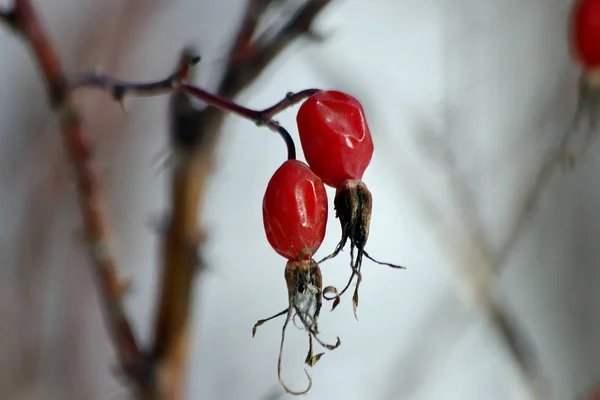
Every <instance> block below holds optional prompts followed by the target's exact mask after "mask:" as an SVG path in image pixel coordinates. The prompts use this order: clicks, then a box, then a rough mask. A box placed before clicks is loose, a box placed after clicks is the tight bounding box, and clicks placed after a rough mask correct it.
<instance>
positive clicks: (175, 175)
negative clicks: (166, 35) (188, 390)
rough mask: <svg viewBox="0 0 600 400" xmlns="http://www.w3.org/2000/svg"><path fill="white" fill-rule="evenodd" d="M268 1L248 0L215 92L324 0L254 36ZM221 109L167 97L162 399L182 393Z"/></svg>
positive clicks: (256, 64) (228, 91)
mask: <svg viewBox="0 0 600 400" xmlns="http://www.w3.org/2000/svg"><path fill="white" fill-rule="evenodd" d="M274 3H276V2H275V1H273V0H251V1H249V2H248V6H247V9H246V12H245V15H244V19H243V20H242V22H241V25H240V28H239V30H238V32H237V35H236V39H235V42H234V44H233V46H232V49H231V51H230V53H229V58H228V61H227V66H226V69H225V73H224V75H223V77H222V79H221V82H220V84H219V85H218V86H217V87H218V90H217V94H218V95H220V96H224V97H227V98H234V97H235V96H236V95H238V94H239V93H240V92H241V91H243V90H244V89H246V88H247V87H248V86H249V85H250V84H251V83H252V82H253V81H254V79H256V78H257V77H258V75H259V74H260V73H261V72H262V71H263V70H264V68H265V67H266V66H267V65H268V64H269V63H270V62H271V61H272V60H273V59H274V58H275V57H276V56H277V55H279V54H280V53H281V52H282V51H283V50H284V49H285V47H286V46H287V45H288V44H289V43H291V42H292V41H293V40H295V39H297V38H298V37H300V36H301V35H304V34H306V33H308V32H310V27H311V24H312V21H313V20H314V19H315V18H316V16H317V15H318V14H319V12H320V11H321V10H322V9H323V8H324V7H325V6H326V5H327V4H329V3H330V1H328V0H316V1H315V0H311V1H307V2H305V3H304V5H303V6H302V7H300V8H299V9H298V10H297V11H296V13H295V14H294V15H293V16H292V18H291V19H290V20H289V21H287V22H286V23H284V24H283V25H282V27H281V28H280V30H279V31H278V32H277V33H276V34H274V35H270V36H269V37H265V36H259V37H258V38H256V39H254V35H255V31H256V30H257V28H258V26H259V23H260V22H261V16H263V15H264V14H265V12H266V11H267V9H268V7H269V6H270V5H271V4H274ZM225 116H226V114H225V113H224V112H223V111H221V110H219V109H217V108H215V107H206V108H204V109H196V108H195V106H194V105H192V102H191V99H190V98H189V96H188V95H186V94H183V93H178V94H175V95H173V97H172V101H171V120H172V125H171V139H172V146H173V152H174V154H173V155H174V160H173V168H172V178H171V179H172V180H171V185H172V186H171V200H170V201H171V204H172V210H171V215H170V221H169V222H168V223H167V233H166V235H165V239H164V243H163V272H162V279H161V282H162V289H161V294H160V298H159V303H158V308H157V313H158V314H157V319H156V325H155V331H154V334H155V337H154V344H153V348H152V357H153V359H154V360H155V361H156V363H157V364H156V365H157V367H158V377H159V381H160V382H161V384H160V386H161V387H162V388H164V389H165V392H164V395H165V396H166V398H169V399H175V398H181V395H182V389H183V381H184V373H183V372H184V371H185V364H186V362H187V354H189V350H188V337H189V330H190V328H189V327H190V321H189V318H190V311H191V305H192V301H193V294H194V293H193V287H194V279H193V277H194V275H195V272H196V271H197V269H198V265H199V263H201V260H202V254H201V250H200V251H199V250H198V245H200V244H201V243H202V240H203V239H204V237H205V233H204V232H202V231H201V230H199V228H198V226H197V224H198V220H199V218H200V216H201V215H202V200H203V196H204V193H205V191H206V185H207V183H208V178H209V176H210V173H211V171H212V168H213V163H214V149H215V145H216V143H217V140H218V137H219V133H220V131H221V126H222V123H223V120H224V117H225Z"/></svg>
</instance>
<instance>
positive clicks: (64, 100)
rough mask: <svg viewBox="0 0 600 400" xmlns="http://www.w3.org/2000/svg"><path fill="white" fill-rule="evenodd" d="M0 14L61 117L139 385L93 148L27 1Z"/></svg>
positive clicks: (115, 318) (101, 285) (101, 284)
mask: <svg viewBox="0 0 600 400" xmlns="http://www.w3.org/2000/svg"><path fill="white" fill-rule="evenodd" d="M2 17H3V18H2V19H3V20H4V21H6V22H8V23H9V24H10V26H11V27H12V28H14V29H15V30H16V31H18V32H19V33H20V35H21V36H22V37H23V38H24V39H25V41H26V42H27V43H28V45H29V47H30V49H31V51H32V54H33V57H34V58H35V60H36V62H37V63H38V65H39V67H40V70H41V73H42V75H43V77H44V80H45V83H46V88H47V91H48V96H49V98H50V103H51V106H52V107H53V108H54V109H55V110H56V111H57V113H58V116H59V118H60V124H61V131H62V135H63V139H64V142H65V146H66V148H67V151H68V154H69V157H70V159H71V163H72V164H73V167H74V170H75V172H76V176H77V187H78V191H79V206H80V212H81V214H82V217H83V225H84V232H85V242H86V245H87V249H88V252H89V257H90V259H91V261H92V264H93V267H94V272H95V274H96V278H97V279H96V282H97V284H98V289H99V291H100V297H101V299H102V303H103V310H104V317H105V321H106V323H107V326H108V331H109V334H110V336H111V338H112V341H113V344H114V346H115V349H116V352H117V356H118V358H119V361H120V366H121V369H122V370H123V371H124V372H125V374H126V375H127V376H128V377H129V378H131V379H132V380H134V381H137V382H138V383H139V379H140V377H141V374H142V372H141V370H140V368H141V367H142V365H141V364H140V363H141V360H142V356H141V352H140V349H139V346H138V341H137V338H136V337H135V335H134V332H133V330H132V328H131V325H130V323H129V319H128V317H127V315H126V313H125V310H124V308H123V305H122V303H121V294H122V288H123V286H124V285H123V283H122V282H121V279H120V278H119V276H118V270H117V266H116V263H115V261H114V259H113V256H112V253H111V251H110V237H111V233H110V229H109V226H110V224H109V222H108V216H107V212H106V210H105V200H104V192H103V189H102V186H101V183H100V179H99V177H98V174H97V173H96V171H95V170H94V168H93V166H92V150H91V147H90V144H89V143H88V141H87V139H86V136H85V134H84V132H83V129H82V126H81V122H80V119H79V116H78V111H77V108H76V107H75V105H74V104H73V103H72V102H71V99H70V98H69V94H68V91H67V85H66V78H65V76H64V73H63V70H62V66H61V64H60V61H59V59H58V56H57V54H56V52H55V50H54V48H53V47H52V45H51V43H50V41H49V39H48V38H47V35H46V32H45V31H44V28H43V27H42V24H41V22H40V20H39V19H38V16H37V14H36V12H35V9H34V8H33V6H32V5H31V3H30V1H29V0H16V1H15V6H14V9H13V10H12V11H10V12H4V13H2Z"/></svg>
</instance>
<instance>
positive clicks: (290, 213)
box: [263, 160, 328, 260]
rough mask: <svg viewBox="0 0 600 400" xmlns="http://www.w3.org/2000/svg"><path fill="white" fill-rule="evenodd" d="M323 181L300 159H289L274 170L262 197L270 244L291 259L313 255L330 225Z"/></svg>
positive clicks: (264, 220)
mask: <svg viewBox="0 0 600 400" xmlns="http://www.w3.org/2000/svg"><path fill="white" fill-rule="evenodd" d="M327 215H328V204H327V193H326V191H325V186H324V185H323V181H322V180H321V178H319V177H318V176H317V175H315V174H314V172H312V171H311V170H310V168H309V167H308V166H307V165H306V164H304V163H303V162H301V161H297V160H288V161H286V162H284V163H283V164H282V165H281V166H280V167H279V168H278V169H277V171H275V173H274V174H273V177H272V178H271V180H270V181H269V184H268V186H267V190H266V191H265V196H264V198H263V223H264V228H265V233H266V235H267V240H268V241H269V244H271V247H273V249H274V250H275V251H276V252H277V253H278V254H280V255H281V256H283V257H285V258H287V259H288V260H298V256H299V255H300V253H301V252H303V251H305V249H310V251H305V253H304V255H305V257H307V258H310V257H311V256H312V254H314V253H315V252H316V251H317V249H318V248H319V247H320V246H321V243H322V242H323V238H324V237H325V227H326V225H327Z"/></svg>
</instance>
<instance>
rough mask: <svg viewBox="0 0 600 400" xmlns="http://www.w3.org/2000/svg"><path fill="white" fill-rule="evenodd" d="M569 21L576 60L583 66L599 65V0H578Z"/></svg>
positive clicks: (596, 66) (594, 66)
mask: <svg viewBox="0 0 600 400" xmlns="http://www.w3.org/2000/svg"><path fill="white" fill-rule="evenodd" d="M571 23H572V25H571V29H572V46H573V51H574V54H575V56H576V57H577V60H578V61H579V62H580V63H581V64H582V65H583V66H584V67H585V68H598V67H600V0H578V1H577V2H576V4H575V6H574V8H573V14H572V20H571Z"/></svg>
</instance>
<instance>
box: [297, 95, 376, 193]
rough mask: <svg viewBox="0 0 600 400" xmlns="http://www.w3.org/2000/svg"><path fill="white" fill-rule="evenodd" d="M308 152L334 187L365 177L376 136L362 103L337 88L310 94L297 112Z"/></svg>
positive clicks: (308, 158) (315, 168)
mask: <svg viewBox="0 0 600 400" xmlns="http://www.w3.org/2000/svg"><path fill="white" fill-rule="evenodd" d="M296 122H297V124H298V133H299V135H300V142H301V144H302V150H303V151H304V156H305V157H306V161H307V162H308V165H310V168H311V169H312V170H313V171H314V172H315V174H317V175H318V176H319V177H320V178H321V179H322V180H323V182H325V183H326V184H327V185H329V186H332V187H334V188H338V187H339V186H340V185H341V183H342V182H343V181H345V180H348V179H354V180H361V179H362V177H363V174H364V172H365V170H366V169H367V167H368V166H369V163H370V162H371V158H372V156H373V140H372V139H371V132H370V131H369V126H368V125H367V120H366V118H365V113H364V111H363V108H362V106H361V104H360V103H359V102H358V100H356V99H355V98H354V97H352V96H350V95H348V94H345V93H342V92H338V91H333V90H323V91H319V92H317V93H316V94H314V95H313V96H311V97H309V98H308V99H307V100H306V101H305V102H304V103H303V104H302V106H300V109H299V110H298V114H297V116H296Z"/></svg>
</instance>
